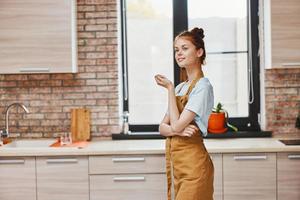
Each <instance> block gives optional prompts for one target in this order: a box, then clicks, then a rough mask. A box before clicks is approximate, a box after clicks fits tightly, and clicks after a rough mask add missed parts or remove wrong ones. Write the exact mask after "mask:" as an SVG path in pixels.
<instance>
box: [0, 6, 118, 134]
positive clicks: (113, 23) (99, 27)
mask: <svg viewBox="0 0 300 200" xmlns="http://www.w3.org/2000/svg"><path fill="white" fill-rule="evenodd" d="M77 37H78V73H76V74H30V75H0V95H1V101H0V113H1V121H0V128H1V129H2V128H4V127H5V113H4V112H5V109H6V107H7V106H8V105H9V104H11V103H13V102H22V103H24V104H25V105H26V106H27V107H28V109H29V110H30V113H29V114H23V113H24V111H23V110H22V109H20V108H18V111H17V109H16V108H12V109H11V111H10V115H9V119H10V121H9V131H10V136H11V137H57V136H58V135H59V134H61V133H63V132H69V131H70V116H71V115H70V109H71V108H79V107H84V108H89V109H90V110H91V121H92V122H91V134H92V136H109V135H110V134H111V133H118V132H119V125H118V123H119V116H118V115H119V114H118V109H119V108H118V63H117V62H118V60H117V4H116V1H115V0H113V1H111V0H77ZM16 112H18V114H17V113H16Z"/></svg>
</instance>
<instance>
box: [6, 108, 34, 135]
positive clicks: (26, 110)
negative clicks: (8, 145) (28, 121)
mask: <svg viewBox="0 0 300 200" xmlns="http://www.w3.org/2000/svg"><path fill="white" fill-rule="evenodd" d="M13 106H20V107H21V108H23V109H24V110H25V112H26V113H29V110H28V109H27V108H26V106H25V105H24V104H22V103H12V104H10V105H9V106H7V108H6V111H5V129H4V130H1V131H0V137H1V138H2V137H3V138H5V137H8V136H9V131H8V115H9V110H10V109H11V108H12V107H13Z"/></svg>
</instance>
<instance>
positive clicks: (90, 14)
mask: <svg viewBox="0 0 300 200" xmlns="http://www.w3.org/2000/svg"><path fill="white" fill-rule="evenodd" d="M106 17H108V13H107V12H87V13H85V18H93V19H96V18H106ZM86 30H87V29H86Z"/></svg>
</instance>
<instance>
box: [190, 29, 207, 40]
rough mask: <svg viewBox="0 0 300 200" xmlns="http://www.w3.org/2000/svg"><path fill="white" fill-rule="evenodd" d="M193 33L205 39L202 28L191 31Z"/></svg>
mask: <svg viewBox="0 0 300 200" xmlns="http://www.w3.org/2000/svg"><path fill="white" fill-rule="evenodd" d="M191 33H192V34H195V35H198V36H200V37H201V39H203V38H204V30H203V29H202V28H198V27H195V28H193V29H192V30H191Z"/></svg>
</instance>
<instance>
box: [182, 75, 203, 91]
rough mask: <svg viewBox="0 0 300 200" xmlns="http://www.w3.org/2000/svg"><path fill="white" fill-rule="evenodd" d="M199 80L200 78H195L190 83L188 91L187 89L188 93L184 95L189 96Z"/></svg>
mask: <svg viewBox="0 0 300 200" xmlns="http://www.w3.org/2000/svg"><path fill="white" fill-rule="evenodd" d="M201 78H202V77H196V78H195V79H194V80H193V81H192V83H191V85H190V86H189V89H188V91H187V92H186V94H185V95H189V94H190V93H191V92H192V90H193V89H194V87H195V85H196V83H197V82H198V81H199V80H200V79H201Z"/></svg>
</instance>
